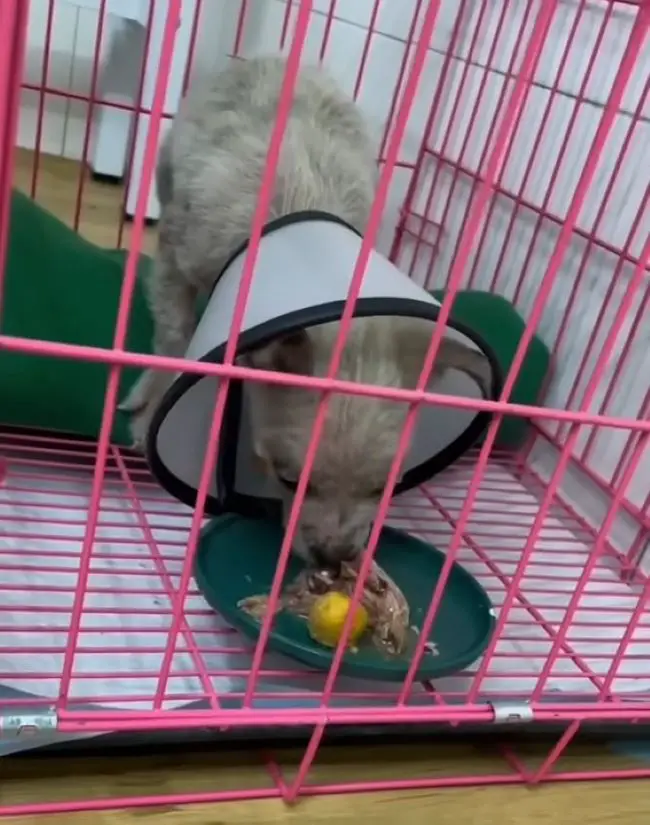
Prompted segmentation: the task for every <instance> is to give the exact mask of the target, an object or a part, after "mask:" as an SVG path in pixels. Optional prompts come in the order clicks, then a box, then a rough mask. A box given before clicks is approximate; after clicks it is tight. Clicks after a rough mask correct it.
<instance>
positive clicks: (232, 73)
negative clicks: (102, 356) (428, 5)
mask: <svg viewBox="0 0 650 825" xmlns="http://www.w3.org/2000/svg"><path fill="white" fill-rule="evenodd" d="M284 71H285V63H284V61H283V60H282V59H281V58H275V57H272V58H258V59H253V60H248V61H234V62H233V63H232V64H231V65H230V67H229V68H228V69H226V70H225V71H223V72H221V73H220V74H219V75H217V77H216V78H214V79H212V81H211V82H210V83H208V84H203V85H198V86H197V87H196V88H194V89H193V90H192V91H191V92H190V94H189V95H188V97H187V98H186V100H185V101H184V103H183V105H182V107H181V110H180V112H179V114H178V116H177V117H176V119H175V121H174V124H173V126H172V129H171V130H170V132H169V134H168V136H167V138H166V140H165V141H164V143H163V145H162V147H161V151H160V157H159V163H158V170H157V188H158V197H159V200H160V203H161V220H160V227H159V246H158V254H157V258H156V266H155V269H154V274H153V276H152V279H151V281H150V283H149V285H148V289H149V296H150V301H151V307H152V311H153V314H154V318H155V341H154V344H155V349H156V351H157V352H158V353H161V354H165V355H170V356H183V355H184V354H185V351H186V349H187V346H188V343H189V341H190V339H191V336H192V334H193V331H194V328H195V322H196V319H195V315H194V307H195V304H196V299H197V297H198V295H199V294H201V293H206V292H209V291H210V289H211V287H212V286H213V284H214V279H215V277H216V276H217V275H218V273H219V272H220V271H221V268H222V266H223V264H224V263H225V261H226V259H227V257H228V255H229V254H230V253H231V252H232V251H233V249H234V248H236V247H237V246H238V245H239V244H240V243H242V242H244V241H245V240H246V238H247V237H248V235H249V232H250V225H251V220H252V216H253V211H254V209H255V205H256V199H257V195H258V190H259V186H260V179H261V175H262V172H263V169H264V163H265V160H266V153H267V150H268V142H269V137H270V132H271V128H272V124H273V121H274V118H275V114H276V109H277V103H278V95H279V91H280V87H281V83H282V78H283V74H284ZM375 181H376V164H375V161H374V153H373V148H372V142H371V139H370V137H369V135H368V133H367V130H366V126H365V123H364V120H363V119H362V117H361V115H360V113H359V111H358V109H357V108H356V106H355V105H354V103H353V102H352V101H351V100H350V99H348V98H347V97H346V96H345V95H344V94H343V93H342V92H341V91H340V90H339V88H338V87H337V86H336V85H335V84H334V83H333V81H332V80H331V79H330V78H329V77H327V76H326V75H325V74H323V73H322V72H321V71H320V70H319V69H317V68H303V69H302V70H301V73H300V75H299V78H298V81H297V85H296V89H295V93H294V101H293V107H292V112H291V115H290V119H289V123H288V126H287V130H286V133H285V136H284V141H283V145H282V150H281V156H280V162H279V165H278V170H277V175H276V179H275V187H274V197H273V201H272V205H271V210H270V215H269V219H272V218H275V217H278V216H280V215H284V214H288V213H291V212H295V211H298V210H303V209H309V208H313V209H319V210H323V211H327V212H331V213H333V214H335V215H338V216H339V217H341V218H343V219H345V220H346V221H347V222H348V223H350V224H351V225H352V226H354V227H355V228H357V229H358V230H359V231H363V230H364V228H365V225H366V221H367V219H368V215H369V211H370V206H371V203H372V199H373V195H374V188H375ZM309 276H310V275H309V272H305V273H304V275H303V277H305V278H308V277H309ZM338 327H339V324H338V323H330V324H325V325H322V326H320V327H316V328H311V329H309V330H308V331H304V332H300V333H297V334H293V335H291V336H287V337H286V338H285V339H284V340H280V341H275V342H273V343H272V344H270V345H268V346H266V347H265V348H263V349H262V350H260V351H258V352H256V353H254V354H252V355H250V356H249V357H248V358H247V359H246V363H247V364H249V365H251V366H254V367H258V368H264V369H272V370H279V371H283V372H289V373H296V374H303V375H316V376H322V375H324V374H325V372H326V370H327V366H328V363H329V358H330V355H331V351H332V346H333V344H334V341H335V338H336V335H337V331H338ZM431 333H432V325H431V324H430V323H429V322H424V321H414V320H412V319H411V320H409V319H403V318H392V317H383V318H367V319H360V318H359V319H355V320H354V321H353V324H352V329H351V333H350V336H349V338H348V342H347V344H346V347H345V350H344V355H343V361H342V364H341V367H340V369H339V373H338V376H339V377H340V378H342V379H347V380H350V381H356V382H362V383H368V384H378V385H382V386H389V387H413V386H415V383H416V381H417V378H418V375H419V373H420V370H421V368H422V363H423V359H424V356H425V353H426V350H427V347H428V345H429V343H430V339H431ZM449 367H455V368H457V369H461V370H465V371H466V372H468V373H469V374H472V375H473V376H474V377H476V378H477V380H479V381H480V383H481V384H485V381H486V375H487V365H486V363H485V361H484V359H483V358H482V357H481V356H480V355H479V354H477V353H475V352H473V351H471V350H469V349H467V348H465V347H463V346H462V345H459V344H455V343H454V342H451V341H446V342H443V346H442V348H441V350H440V353H439V356H438V359H437V364H436V369H437V371H438V372H444V370H445V369H447V368H449ZM168 381H169V378H168V377H167V376H165V375H164V374H159V373H153V372H148V373H145V375H144V376H143V377H142V379H141V380H140V382H139V383H138V384H137V385H136V386H135V387H134V389H133V390H132V392H131V394H130V395H129V397H128V398H127V399H126V401H125V402H124V404H123V405H122V409H125V410H128V411H130V412H131V413H132V431H133V436H134V441H135V442H136V443H138V444H141V443H142V441H143V438H144V435H145V434H146V430H147V427H148V424H149V421H150V418H151V415H152V413H153V411H154V409H155V407H156V406H157V404H158V403H159V401H160V399H161V397H162V394H163V393H164V391H165V389H166V387H167V383H168ZM319 398H320V396H319V394H318V393H314V392H310V391H307V390H301V389H298V388H295V387H293V388H292V387H280V386H277V385H276V386H273V385H267V384H261V383H257V382H253V383H252V385H251V399H252V418H253V421H252V426H253V438H254V444H255V449H256V452H257V454H258V456H259V457H260V458H261V459H262V461H263V463H264V465H265V466H266V467H267V469H268V471H269V472H270V473H273V474H274V475H275V476H276V477H277V478H278V479H279V481H280V483H281V486H283V488H284V489H285V491H286V496H285V512H288V508H289V505H290V503H291V499H292V490H293V489H294V487H295V483H296V481H297V479H298V476H299V473H300V470H301V467H302V466H303V460H304V456H305V451H306V449H307V445H308V443H309V437H310V434H311V429H312V426H313V422H314V417H315V414H316V410H317V407H318V401H319ZM405 415H406V407H405V405H404V404H400V403H396V402H388V401H382V400H378V399H371V398H363V397H355V396H343V395H340V394H337V395H334V396H333V397H332V398H331V400H330V404H329V410H328V414H327V418H326V423H325V427H324V431H323V434H322V438H321V442H320V445H319V448H318V452H317V456H316V461H315V464H314V468H313V472H312V475H311V481H310V486H309V491H308V494H307V497H306V500H305V503H304V505H303V508H302V511H301V516H300V523H299V528H298V531H297V535H296V539H295V549H296V551H297V552H299V553H300V554H301V555H303V556H304V557H305V558H306V559H307V560H309V561H311V562H313V563H316V564H319V565H323V564H328V563H337V562H339V561H342V560H344V559H351V558H353V557H355V556H356V555H357V554H358V553H359V552H360V551H361V550H362V549H363V547H364V544H365V542H366V540H367V536H368V532H369V528H370V524H371V522H372V520H373V518H374V514H375V510H376V507H377V503H378V501H379V497H380V495H381V492H382V489H383V486H384V484H385V481H386V477H387V474H388V471H389V468H390V465H391V461H392V459H393V456H394V454H395V451H396V446H397V441H398V438H399V434H400V431H401V428H402V425H403V422H404V418H405Z"/></svg>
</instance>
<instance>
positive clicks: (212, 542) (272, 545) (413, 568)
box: [194, 514, 495, 682]
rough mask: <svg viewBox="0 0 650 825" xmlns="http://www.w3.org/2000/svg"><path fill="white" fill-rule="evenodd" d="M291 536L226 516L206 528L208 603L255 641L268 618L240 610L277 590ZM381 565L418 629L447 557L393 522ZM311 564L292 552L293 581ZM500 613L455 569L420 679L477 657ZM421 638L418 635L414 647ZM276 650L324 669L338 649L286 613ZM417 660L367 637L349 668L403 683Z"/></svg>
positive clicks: (200, 576) (202, 575) (203, 585)
mask: <svg viewBox="0 0 650 825" xmlns="http://www.w3.org/2000/svg"><path fill="white" fill-rule="evenodd" d="M282 537H283V527H282V526H281V525H280V524H279V523H275V522H272V521H265V520H259V519H246V518H243V517H241V516H237V515H233V514H228V515H224V516H220V517H218V518H216V519H214V520H213V521H211V522H210V523H209V524H207V525H206V526H205V527H204V528H203V531H202V534H201V538H200V541H199V547H198V550H197V554H196V559H195V565H194V575H195V578H196V582H197V585H198V587H199V590H200V591H201V593H202V594H203V596H204V597H205V599H206V601H207V602H208V604H209V605H210V606H211V607H213V608H214V609H215V610H216V611H218V612H219V614H220V615H221V616H223V618H224V619H225V620H226V621H227V622H229V623H230V624H231V625H233V626H234V627H236V628H237V629H238V630H240V631H241V632H242V633H244V634H245V635H246V636H248V637H250V638H251V639H257V638H258V636H259V632H260V627H261V625H260V623H259V622H258V621H257V620H256V619H254V618H253V617H251V616H249V615H248V614H247V613H245V612H244V611H243V610H241V609H240V608H239V607H238V604H239V603H240V602H241V600H242V599H244V598H246V597H247V596H254V595H260V594H267V593H269V592H270V589H271V583H272V580H273V574H274V572H275V566H276V562H277V558H278V553H279V550H280V545H281V542H282ZM375 559H376V560H377V563H378V564H380V565H381V567H383V568H384V570H385V571H386V572H387V573H388V575H389V576H390V577H391V578H392V579H393V580H394V581H395V583H396V584H397V585H398V587H400V588H401V590H402V592H403V593H404V596H405V597H406V599H407V601H408V603H409V605H410V609H411V625H412V626H414V627H416V628H417V629H418V630H419V629H420V626H421V624H422V622H423V621H424V617H425V615H426V611H427V608H428V606H429V603H430V601H431V595H432V593H433V591H434V588H435V585H436V582H437V580H438V578H439V576H440V572H441V570H442V566H443V564H444V561H445V556H444V554H443V553H441V552H440V551H439V550H437V549H436V548H435V547H433V546H431V545H430V544H427V543H426V542H423V541H421V540H420V539H417V538H415V537H413V536H410V535H409V534H407V533H404V532H402V531H401V530H396V529H394V528H392V527H385V528H384V529H383V531H382V535H381V540H380V542H379V547H378V549H377V552H376V554H375ZM303 567H304V565H303V563H302V562H301V561H300V560H299V559H297V558H295V557H294V556H292V557H291V559H290V560H289V564H288V567H287V571H286V574H285V579H284V580H285V582H290V581H292V580H293V579H294V578H295V577H296V576H297V575H298V573H300V571H301V570H302V569H303ZM494 624H495V618H494V611H493V609H492V605H491V603H490V600H489V598H488V596H487V594H486V592H485V590H484V589H483V588H482V587H481V585H480V584H479V583H478V582H477V581H476V579H475V578H474V577H473V576H471V575H470V574H469V573H468V572H467V571H466V570H465V569H464V568H462V567H461V566H460V565H458V564H455V563H454V565H453V566H452V569H451V573H450V575H449V578H448V580H447V586H446V588H445V592H444V596H443V598H442V601H441V604H440V609H439V611H438V615H437V617H436V620H435V622H434V625H433V628H432V630H431V633H430V634H429V641H431V642H433V643H434V644H435V646H436V648H437V655H435V654H433V653H430V652H426V653H425V654H424V655H423V656H422V661H421V663H420V667H419V668H418V671H417V678H418V680H424V679H436V678H440V677H442V676H449V675H450V674H453V673H457V672H458V671H460V670H463V668H465V667H467V666H468V665H471V664H472V662H474V661H476V659H478V658H479V657H480V656H481V654H482V653H483V651H484V650H485V648H486V647H487V645H488V642H489V640H490V637H491V636H492V633H493V631H494ZM415 641H416V633H413V640H412V642H413V644H411V645H410V646H409V647H410V649H412V647H413V645H414V643H415ZM268 649H269V650H272V651H275V652H277V653H282V654H284V655H286V656H289V657H291V658H293V659H296V660H298V661H300V662H302V663H303V664H306V665H308V666H310V667H313V668H315V669H317V670H328V669H329V666H330V664H331V661H332V655H333V651H332V650H331V649H329V648H326V647H323V646H322V645H320V644H319V643H318V642H315V641H314V640H313V639H312V638H311V636H310V635H309V633H308V630H307V624H306V622H305V620H304V619H301V618H299V617H297V616H292V615H289V614H288V613H284V612H280V613H278V615H277V616H276V617H275V621H274V623H273V627H272V629H271V633H270V636H269V640H268ZM410 661H411V651H410V650H407V651H406V652H405V653H403V654H402V655H400V656H389V655H387V654H385V653H382V652H381V651H379V650H377V649H376V648H375V647H373V646H372V644H371V643H370V641H367V642H366V641H363V642H362V643H361V644H360V645H359V647H358V649H357V650H356V651H347V652H346V653H345V656H344V657H343V661H342V665H341V671H340V672H341V673H342V674H344V675H347V676H354V677H358V678H362V679H380V680H382V681H391V682H394V681H401V680H403V679H404V677H405V675H406V673H407V671H408V668H409V664H410Z"/></svg>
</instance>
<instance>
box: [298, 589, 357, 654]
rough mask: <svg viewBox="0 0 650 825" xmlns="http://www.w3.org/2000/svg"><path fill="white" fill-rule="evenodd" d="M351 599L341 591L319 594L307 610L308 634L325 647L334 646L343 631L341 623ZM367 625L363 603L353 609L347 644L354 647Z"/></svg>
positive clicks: (348, 608)
mask: <svg viewBox="0 0 650 825" xmlns="http://www.w3.org/2000/svg"><path fill="white" fill-rule="evenodd" d="M351 604H352V599H351V598H350V597H349V596H346V595H344V594H343V593H337V592H335V591H332V592H330V593H325V595H324V596H319V597H318V598H317V599H316V601H315V602H314V603H313V605H312V607H311V610H310V611H309V620H308V628H309V634H310V636H311V637H312V639H314V640H315V641H317V642H320V643H321V644H322V645H326V646H327V647H336V645H337V644H338V641H339V639H340V638H341V634H342V632H343V624H344V623H345V619H346V617H347V615H348V612H349V610H350V605H351ZM367 627H368V612H367V610H366V608H365V607H364V606H363V605H361V604H360V605H359V606H358V607H357V609H356V611H355V615H354V620H353V622H352V630H351V632H350V637H349V639H348V646H349V647H354V646H355V645H356V643H357V642H358V641H359V638H360V637H361V636H362V635H363V633H364V632H365V630H366V628H367Z"/></svg>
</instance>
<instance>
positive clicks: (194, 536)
mask: <svg viewBox="0 0 650 825" xmlns="http://www.w3.org/2000/svg"><path fill="white" fill-rule="evenodd" d="M311 10H312V2H311V0H301V2H300V5H299V7H298V12H297V16H296V24H295V30H294V36H293V39H292V42H291V47H290V50H289V56H288V58H287V68H286V72H285V77H284V79H283V83H282V89H281V92H280V99H279V104H278V112H277V118H276V121H275V124H274V127H273V130H272V133H271V138H270V140H269V148H268V152H267V158H266V165H265V168H264V174H263V175H262V181H261V185H260V192H259V195H258V200H257V204H256V207H255V213H254V216H253V222H252V225H251V234H250V243H249V245H248V249H247V252H246V255H245V259H244V263H243V267H242V277H241V282H240V287H239V293H238V295H237V301H236V304H235V308H234V312H233V320H232V324H231V327H230V332H229V336H228V342H227V344H226V351H225V354H224V359H223V363H224V366H231V365H232V364H233V362H234V358H235V355H236V349H237V341H238V337H239V332H240V330H241V325H242V322H243V319H244V312H245V310H246V303H247V301H248V295H249V293H250V288H251V285H252V282H253V275H254V272H255V262H256V260H257V253H258V250H259V243H260V239H261V237H262V230H263V227H264V223H265V221H266V219H267V215H268V212H269V208H270V205H271V198H272V194H273V183H274V180H275V174H276V169H277V164H278V160H279V157H280V149H281V146H282V139H283V137H284V132H285V129H286V126H287V123H288V120H289V114H290V111H291V104H292V100H293V91H294V87H295V84H296V78H297V75H298V68H299V65H300V55H301V52H302V48H303V46H304V42H305V39H306V37H307V28H308V25H309V19H310V15H311ZM229 383H230V382H229V379H228V378H226V380H224V381H222V382H220V384H219V390H218V394H217V401H216V405H215V411H214V414H213V418H212V423H211V426H210V433H209V436H208V443H207V446H206V458H205V461H204V463H203V467H202V470H201V477H200V481H199V487H198V491H197V496H196V505H195V511H194V516H193V518H192V526H191V528H190V535H189V538H188V547H187V558H186V562H185V565H184V567H183V573H182V575H181V580H180V584H179V589H178V590H179V592H178V595H177V599H176V605H175V609H174V617H173V620H172V626H171V628H170V632H169V636H168V646H167V651H166V653H165V657H164V659H163V665H162V669H161V674H160V681H159V683H158V689H157V691H156V699H155V707H157V708H159V707H160V706H161V705H162V701H163V697H164V694H165V687H166V685H167V680H168V679H169V673H170V668H171V663H172V658H173V655H174V649H175V645H176V638H177V635H178V631H179V628H180V625H181V621H182V616H183V607H184V603H185V597H186V595H187V590H188V587H189V583H190V579H191V575H192V560H193V558H194V554H195V552H196V546H197V542H198V539H199V533H200V529H201V521H202V518H203V512H204V509H205V501H206V498H207V493H208V488H209V485H210V480H211V478H212V474H213V472H214V466H215V463H216V458H217V452H218V439H219V432H220V430H221V422H222V420H223V414H224V411H225V404H226V398H227V393H228V389H229ZM285 545H286V541H285ZM289 549H290V547H289V546H288V545H286V546H285V547H284V551H285V552H284V555H282V551H281V552H280V557H279V559H278V565H277V568H276V576H275V581H274V585H275V590H273V589H272V590H271V595H270V597H269V607H268V610H267V614H266V617H265V619H264V621H263V623H262V627H261V630H260V637H259V639H258V642H257V647H256V652H255V656H254V657H253V665H252V669H251V678H250V679H249V688H248V689H247V698H246V699H245V704H246V703H250V695H251V694H252V690H251V687H250V686H251V685H252V686H253V688H254V684H255V679H254V673H255V669H256V667H257V670H259V667H260V663H261V658H262V653H263V650H264V645H265V644H266V638H267V637H268V634H269V632H270V627H271V622H272V620H273V613H274V609H275V606H276V604H277V599H278V595H279V590H280V586H281V583H282V577H283V575H284V570H285V567H286V562H287V558H288V554H289ZM258 651H259V653H258ZM256 663H257V664H256Z"/></svg>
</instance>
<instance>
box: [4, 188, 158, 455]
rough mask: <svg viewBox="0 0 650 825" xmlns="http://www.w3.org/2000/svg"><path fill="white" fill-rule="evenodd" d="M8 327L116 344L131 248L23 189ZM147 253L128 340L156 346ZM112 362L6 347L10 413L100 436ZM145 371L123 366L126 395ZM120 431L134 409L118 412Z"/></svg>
mask: <svg viewBox="0 0 650 825" xmlns="http://www.w3.org/2000/svg"><path fill="white" fill-rule="evenodd" d="M9 235H10V237H9V249H8V257H7V266H6V270H5V279H4V301H3V303H2V321H1V329H2V332H3V333H4V334H5V335H15V336H19V337H22V338H38V339H41V340H46V341H61V342H64V343H67V344H80V345H84V346H95V347H104V348H107V349H110V348H112V346H113V335H114V330H115V324H116V320H117V309H118V305H119V298H120V290H121V287H122V278H123V273H124V263H125V258H126V254H127V253H126V251H125V250H110V251H108V250H104V249H100V248H99V247H97V246H95V245H94V244H92V243H89V242H88V241H85V240H84V239H83V238H81V237H80V236H79V235H78V234H77V233H76V232H74V231H73V230H72V229H69V228H68V227H67V226H66V225H65V224H63V223H61V221H59V220H58V219H57V218H55V217H54V216H53V215H51V214H50V213H49V212H47V211H46V210H44V209H42V208H41V207H40V206H38V204H36V203H34V201H32V200H31V199H30V198H28V197H27V196H25V195H23V194H22V193H21V192H18V191H14V192H13V194H12V201H11V218H10V225H9ZM150 264H151V261H150V259H149V258H146V257H144V256H143V257H142V258H141V260H140V264H139V272H138V275H139V277H138V283H137V285H136V289H135V293H134V296H133V302H132V307H131V317H130V324H129V331H128V335H127V340H126V344H125V348H126V349H128V350H131V351H133V352H144V353H149V352H151V341H152V333H153V322H152V318H151V316H150V313H149V309H148V307H147V304H146V300H145V296H144V293H143V289H142V283H141V278H142V276H143V275H144V274H145V272H146V270H147V268H148V267H149V266H150ZM108 373H109V368H108V367H106V366H105V365H103V364H93V363H89V362H82V361H73V360H70V359H62V358H51V357H44V356H34V355H25V354H22V353H14V352H6V351H5V352H1V351H0V387H1V388H2V389H1V390H0V423H2V424H5V425H14V426H21V427H36V428H42V429H46V430H50V431H58V432H61V433H68V434H74V435H78V436H88V437H91V438H93V437H96V436H97V435H98V433H99V428H100V424H101V416H102V409H103V405H104V394H105V392H106V384H107V379H108ZM139 374H140V370H139V369H134V368H124V369H122V371H121V382H120V390H119V393H120V394H119V397H120V398H121V397H123V396H124V395H125V394H126V392H127V391H128V389H129V388H130V387H131V386H132V385H133V383H134V382H135V380H136V379H137V378H138V376H139ZM112 440H113V442H114V443H116V444H121V445H129V444H130V442H131V439H130V435H129V430H128V418H127V416H125V415H123V414H121V413H119V412H117V413H116V415H115V420H114V425H113V432H112Z"/></svg>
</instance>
